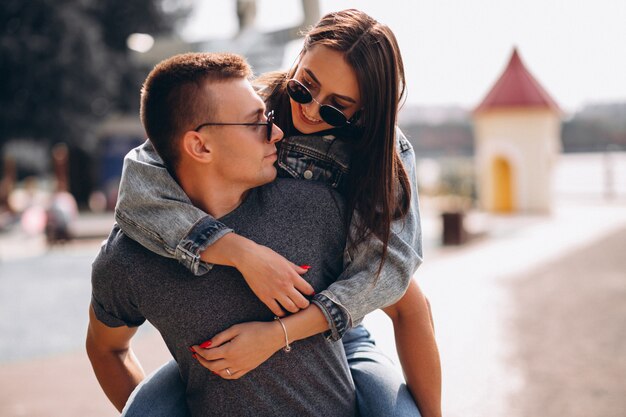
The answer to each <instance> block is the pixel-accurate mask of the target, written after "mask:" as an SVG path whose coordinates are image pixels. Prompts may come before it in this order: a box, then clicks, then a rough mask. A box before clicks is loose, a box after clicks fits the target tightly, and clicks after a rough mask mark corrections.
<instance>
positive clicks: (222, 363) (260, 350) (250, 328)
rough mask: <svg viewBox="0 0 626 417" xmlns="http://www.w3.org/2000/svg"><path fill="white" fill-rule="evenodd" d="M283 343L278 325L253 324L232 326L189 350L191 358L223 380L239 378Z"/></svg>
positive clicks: (258, 322)
mask: <svg viewBox="0 0 626 417" xmlns="http://www.w3.org/2000/svg"><path fill="white" fill-rule="evenodd" d="M284 344H285V336H284V333H283V330H282V327H281V326H280V323H277V322H276V321H272V322H261V321H253V322H249V323H241V324H235V325H234V326H232V327H230V328H228V329H226V330H224V331H223V332H221V333H218V334H217V335H215V336H214V337H213V338H212V339H211V340H207V341H206V342H204V343H202V344H200V345H194V346H191V349H192V350H193V352H194V353H193V355H194V358H196V359H197V360H198V362H200V364H201V365H202V366H204V367H205V368H207V369H208V370H210V371H213V373H214V374H216V375H219V376H220V377H222V378H224V379H239V378H241V377H242V376H244V375H245V374H247V373H248V372H250V371H251V370H253V369H254V368H256V367H257V366H259V365H261V364H262V363H263V362H265V361H266V360H267V359H268V358H269V357H270V356H272V355H273V354H274V353H275V352H276V351H278V350H279V349H280V348H282V347H283V346H284Z"/></svg>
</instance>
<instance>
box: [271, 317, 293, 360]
mask: <svg viewBox="0 0 626 417" xmlns="http://www.w3.org/2000/svg"><path fill="white" fill-rule="evenodd" d="M274 320H278V322H279V323H280V326H281V327H282V328H283V332H284V333H285V347H284V348H283V350H284V351H285V352H291V346H289V337H288V336H287V328H286V327H285V325H284V324H283V321H282V320H281V319H280V317H278V316H274Z"/></svg>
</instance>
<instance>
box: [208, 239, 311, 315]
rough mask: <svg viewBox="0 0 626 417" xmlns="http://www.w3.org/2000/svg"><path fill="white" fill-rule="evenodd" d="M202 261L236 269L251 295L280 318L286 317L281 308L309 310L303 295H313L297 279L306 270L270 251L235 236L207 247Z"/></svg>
mask: <svg viewBox="0 0 626 417" xmlns="http://www.w3.org/2000/svg"><path fill="white" fill-rule="evenodd" d="M202 260H204V261H206V262H210V263H214V264H219V265H228V266H233V267H235V268H237V269H238V270H239V272H241V274H242V275H243V277H244V279H245V280H246V282H247V283H248V286H249V287H250V289H251V290H252V292H254V294H255V295H256V296H257V297H258V298H259V300H261V302H263V304H265V305H266V306H267V307H268V308H269V309H270V310H271V311H272V313H274V314H275V315H277V316H279V317H283V316H284V315H285V312H284V311H283V309H282V308H284V309H285V310H287V311H289V312H291V313H295V312H297V311H299V310H300V309H303V308H306V307H308V306H309V301H308V300H307V299H306V298H305V297H304V295H303V294H306V295H309V296H310V295H314V294H315V291H314V290H313V287H312V286H311V285H310V284H309V283H308V282H307V281H306V280H304V278H302V277H301V276H300V274H304V273H306V271H307V270H308V267H306V266H305V265H303V266H297V265H295V264H293V263H292V262H290V261H288V260H287V259H285V257H283V256H282V255H279V254H278V253H276V252H274V251H273V250H271V249H270V248H267V247H265V246H262V245H258V244H256V243H254V242H253V241H251V240H249V239H246V238H244V237H242V236H239V235H236V234H234V233H229V234H227V235H226V236H223V237H222V238H221V239H219V240H217V242H215V243H214V244H212V245H211V246H209V247H208V248H207V249H206V250H205V251H204V252H203V253H202ZM281 306H282V308H281Z"/></svg>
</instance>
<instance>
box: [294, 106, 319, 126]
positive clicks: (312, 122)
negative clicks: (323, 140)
mask: <svg viewBox="0 0 626 417" xmlns="http://www.w3.org/2000/svg"><path fill="white" fill-rule="evenodd" d="M298 109H299V110H300V119H302V121H303V122H305V123H306V124H309V125H313V126H314V125H319V124H320V123H323V120H312V119H311V118H309V117H307V116H306V114H305V113H304V109H303V108H302V104H298Z"/></svg>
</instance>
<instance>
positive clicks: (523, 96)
mask: <svg viewBox="0 0 626 417" xmlns="http://www.w3.org/2000/svg"><path fill="white" fill-rule="evenodd" d="M507 107H547V108H549V109H552V110H554V111H556V112H559V113H560V112H561V110H560V108H559V105H558V104H556V102H555V101H554V100H553V99H552V97H550V95H549V94H548V93H547V92H546V90H544V89H543V87H542V86H541V85H540V84H539V82H538V81H537V80H536V79H535V77H533V76H532V74H531V73H530V72H529V71H528V70H527V69H526V67H525V66H524V63H523V62H522V59H521V58H520V56H519V53H518V52H517V48H514V49H513V55H512V56H511V60H510V61H509V64H508V65H507V67H506V69H505V70H504V73H503V74H502V75H501V76H500V78H499V79H498V81H497V82H496V83H495V85H494V86H493V88H492V89H491V91H490V92H489V94H487V97H485V99H484V100H483V101H482V103H480V105H479V106H478V107H477V108H476V109H475V110H474V111H475V112H482V111H485V110H492V109H500V108H507Z"/></svg>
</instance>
